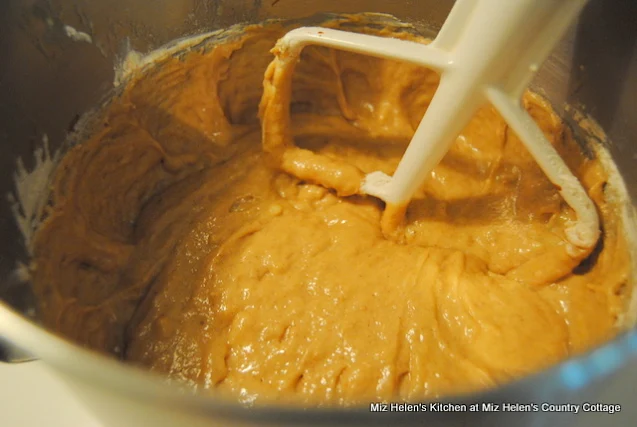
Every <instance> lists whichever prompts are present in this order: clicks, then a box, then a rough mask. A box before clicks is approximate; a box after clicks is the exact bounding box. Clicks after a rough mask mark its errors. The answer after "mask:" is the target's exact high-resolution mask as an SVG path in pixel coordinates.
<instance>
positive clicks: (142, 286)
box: [34, 26, 629, 405]
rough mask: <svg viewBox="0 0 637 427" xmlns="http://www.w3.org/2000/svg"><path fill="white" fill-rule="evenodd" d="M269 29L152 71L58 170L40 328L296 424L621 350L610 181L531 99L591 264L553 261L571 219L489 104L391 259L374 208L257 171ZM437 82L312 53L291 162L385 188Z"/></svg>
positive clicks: (390, 245) (277, 31)
mask: <svg viewBox="0 0 637 427" xmlns="http://www.w3.org/2000/svg"><path fill="white" fill-rule="evenodd" d="M385 31H386V30H385ZM284 32H285V30H284V29H282V28H281V27H278V26H270V27H265V28H262V27H253V28H248V29H247V30H246V32H245V34H244V35H243V36H242V37H239V38H235V39H233V40H231V41H227V42H224V43H220V44H214V45H209V46H208V47H207V49H199V50H197V49H194V50H193V51H192V52H190V53H185V54H184V55H182V56H181V57H180V58H173V59H169V60H166V61H165V62H163V63H162V64H160V65H158V66H157V67H155V68H153V69H152V70H150V71H148V72H146V73H145V74H144V75H143V76H141V77H139V78H137V79H136V80H134V81H133V82H131V84H130V85H129V86H128V87H127V88H126V90H125V91H124V92H123V93H122V94H121V96H119V97H117V98H115V99H114V100H113V101H112V103H111V104H110V106H109V107H108V108H107V109H106V111H105V113H104V116H103V119H102V121H101V122H100V124H99V126H98V128H97V130H96V131H95V133H94V136H93V137H92V138H90V139H89V140H87V141H86V142H85V143H83V144H81V145H78V146H76V147H75V148H74V149H72V150H71V151H70V152H69V153H68V154H67V156H66V157H65V158H64V160H63V162H62V164H61V166H60V168H59V170H58V172H57V175H56V181H55V183H54V186H53V195H52V208H51V210H50V213H49V217H48V219H47V222H46V223H45V225H44V226H43V228H42V229H41V230H40V231H39V234H38V236H37V238H36V241H35V244H34V251H35V259H34V280H35V287H36V293H37V295H38V296H39V299H40V312H41V315H42V318H43V320H44V322H45V323H46V324H47V325H48V326H50V327H51V328H53V329H55V330H57V331H59V332H60V333H62V334H65V335H66V336H68V337H70V338H72V339H75V340H77V341H79V342H81V343H83V344H84V345H86V346H89V347H91V348H93V349H96V350H100V351H104V352H108V353H112V354H114V355H117V356H120V357H122V358H124V359H126V360H128V361H130V362H132V363H135V364H138V365H143V366H146V367H148V368H150V369H152V370H154V371H158V372H162V373H165V374H167V375H168V376H169V377H170V378H172V379H175V380H178V381H183V382H186V383H188V384H191V385H192V386H194V387H197V388H202V389H210V390H213V389H216V390H220V391H221V392H224V393H228V394H230V395H232V396H234V397H236V398H238V399H239V400H241V401H243V402H246V403H251V402H254V401H257V402H267V401H269V400H273V399H276V400H282V401H286V402H297V403H302V404H310V405H314V404H339V405H351V404H356V403H362V402H363V403H368V402H369V401H370V400H374V401H375V400H379V399H383V400H390V399H407V400H409V399H422V398H425V397H435V396H439V395H444V394H448V393H453V392H458V391H466V390H472V389H477V388H483V387H488V386H492V385H495V384H498V383H501V382H505V381H507V380H509V379H511V378H515V377H518V376H521V375H523V374H525V373H529V372H532V371H535V370H538V369H541V368H542V367H545V366H547V365H550V364H553V363H555V362H557V361H559V360H561V359H563V358H566V357H568V356H569V355H572V354H575V353H577V352H580V351H582V350H584V349H587V348H589V347H591V346H593V345H595V344H598V343H600V342H602V341H604V340H607V339H609V338H610V337H612V336H613V335H614V334H615V333H616V331H617V328H616V325H615V323H616V320H617V317H618V316H619V315H620V314H621V313H622V312H623V310H624V304H625V298H626V297H625V295H624V294H626V293H627V289H626V286H625V284H626V281H627V278H628V274H629V262H628V252H627V249H626V245H625V242H624V240H623V239H622V237H621V233H622V229H621V224H620V222H619V219H618V218H617V217H616V216H615V214H614V210H613V208H612V206H609V205H608V204H607V203H606V201H605V197H604V186H605V182H606V173H605V172H604V170H603V168H602V166H601V164H600V163H599V162H598V161H597V160H594V159H591V158H588V157H587V156H585V155H584V154H583V153H582V152H581V151H580V149H579V148H578V146H577V144H576V143H575V142H574V141H573V140H572V138H571V137H570V133H569V132H568V130H567V129H566V128H565V127H564V126H563V125H562V123H561V121H560V120H559V118H558V117H556V116H555V114H554V113H553V112H552V111H551V109H550V107H549V106H548V105H547V104H545V103H544V102H543V101H542V100H541V99H539V98H537V97H535V96H533V95H530V94H529V95H528V96H526V97H525V100H524V102H525V106H526V108H527V110H528V111H529V112H530V113H531V114H532V116H533V117H534V119H535V120H536V121H537V122H538V123H539V124H540V126H541V127H542V129H543V130H544V132H545V134H546V136H547V137H548V138H549V139H550V140H551V142H552V143H553V144H554V145H555V146H556V148H557V149H558V150H559V152H560V153H561V154H562V155H563V157H564V158H565V159H566V160H567V162H568V164H569V166H570V167H571V169H572V170H573V171H574V173H575V174H576V175H577V176H578V177H579V178H580V179H581V181H582V182H583V184H584V186H585V187H586V188H587V190H588V191H589V193H590V195H591V197H592V198H593V199H594V200H595V202H596V203H597V205H598V207H599V210H600V214H601V216H602V219H603V236H602V240H601V241H600V244H599V245H598V247H597V248H596V249H595V250H594V251H593V252H592V253H590V251H583V250H576V249H574V248H569V247H568V244H567V242H566V241H565V238H564V229H565V224H566V223H567V222H568V221H569V220H571V219H573V213H572V212H571V210H570V209H569V208H568V207H567V206H566V205H565V203H564V202H563V201H562V199H561V198H560V196H559V194H558V193H557V190H556V189H555V188H554V187H553V186H552V184H551V183H550V182H549V181H548V180H547V179H546V177H545V176H544V174H543V173H542V172H541V171H540V169H539V168H538V166H537V165H536V164H535V162H534V161H533V159H532V158H531V156H530V155H529V154H528V153H527V152H526V150H525V149H524V148H523V146H522V145H521V143H520V142H519V140H518V139H517V137H516V136H515V134H513V133H512V132H511V131H510V130H509V129H508V127H507V125H506V124H505V123H504V122H503V120H502V119H501V118H500V117H499V115H498V114H497V113H496V112H495V111H494V110H493V109H492V108H491V107H490V106H485V107H484V108H483V109H482V110H480V112H479V114H478V115H477V116H476V117H475V118H474V120H473V121H472V122H471V124H470V125H469V126H468V127H467V128H466V129H465V130H464V132H463V133H462V135H461V136H460V137H459V138H458V140H457V141H456V143H455V145H454V146H453V148H452V150H451V151H450V152H449V154H448V155H447V156H446V157H445V159H444V160H443V162H442V163H441V164H440V165H439V166H438V167H437V168H436V169H435V170H434V171H433V172H432V174H431V177H430V179H429V180H428V181H427V182H426V184H425V185H424V186H423V188H422V190H421V191H420V192H419V194H418V196H417V198H416V199H415V200H414V201H413V202H412V204H411V205H410V207H409V210H408V211H407V217H406V228H405V229H404V235H403V236H402V239H401V240H402V243H399V242H397V241H395V240H388V239H386V238H385V237H384V236H383V235H382V233H381V229H380V218H381V213H382V211H383V205H382V204H381V203H380V202H379V201H378V200H376V199H373V198H364V197H360V196H351V197H338V196H337V195H336V194H334V192H331V191H328V190H326V189H325V188H322V187H320V186H316V185H313V184H312V183H311V179H308V180H307V181H306V182H303V181H300V180H298V179H296V178H293V177H291V176H289V175H287V174H285V173H283V172H280V171H279V167H280V165H278V164H276V163H275V162H272V161H271V158H270V157H269V156H266V155H264V154H263V152H262V147H261V143H262V141H261V127H260V123H259V119H258V117H257V111H258V106H259V103H260V101H261V96H262V94H263V76H264V72H265V70H266V67H267V65H268V63H269V62H270V61H271V60H272V55H271V54H270V53H269V50H270V49H271V48H272V46H273V45H274V44H275V42H276V40H277V39H278V38H279V37H280V36H281V35H282V34H284ZM401 34H402V33H401ZM401 37H411V36H407V35H406V34H402V35H401ZM437 83H438V76H437V75H436V74H435V73H433V72H430V71H428V70H425V69H422V68H418V67H415V66H410V65H406V64H399V63H393V62H388V61H382V60H377V59H373V58H368V57H362V56H358V55H354V54H348V53H342V52H333V51H329V50H325V49H321V48H308V49H307V50H306V52H305V53H304V56H303V60H302V61H301V63H300V64H299V65H298V67H297V70H296V72H295V74H294V84H293V91H292V99H291V100H290V102H291V105H292V108H291V111H292V113H291V120H290V126H291V132H292V133H293V136H294V140H295V143H296V145H297V146H300V147H303V148H307V149H310V150H311V151H312V152H315V153H321V154H324V155H326V156H328V157H331V158H334V159H347V161H348V162H350V163H351V164H352V165H353V166H355V168H356V170H358V171H361V172H362V173H365V172H369V171H373V170H382V171H384V172H386V173H389V174H391V173H392V171H393V169H394V168H395V167H396V165H397V162H398V160H399V158H400V156H401V155H402V152H403V151H404V149H405V147H406V145H407V143H408V142H409V139H410V138H411V135H412V134H413V132H414V129H415V127H416V125H417V124H418V122H419V121H420V118H421V117H422V115H423V113H424V111H425V110H426V108H427V105H428V104H429V102H430V100H431V98H432V96H433V93H434V91H435V88H436V85H437ZM266 96H267V94H266ZM266 119H267V118H266ZM310 160H311V159H310ZM307 165H309V166H307ZM301 166H302V165H301ZM306 166H307V167H310V168H311V161H308V163H307V164H306ZM335 179H338V180H346V179H347V177H335ZM342 182H346V181H342Z"/></svg>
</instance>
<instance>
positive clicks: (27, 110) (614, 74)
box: [0, 0, 637, 426]
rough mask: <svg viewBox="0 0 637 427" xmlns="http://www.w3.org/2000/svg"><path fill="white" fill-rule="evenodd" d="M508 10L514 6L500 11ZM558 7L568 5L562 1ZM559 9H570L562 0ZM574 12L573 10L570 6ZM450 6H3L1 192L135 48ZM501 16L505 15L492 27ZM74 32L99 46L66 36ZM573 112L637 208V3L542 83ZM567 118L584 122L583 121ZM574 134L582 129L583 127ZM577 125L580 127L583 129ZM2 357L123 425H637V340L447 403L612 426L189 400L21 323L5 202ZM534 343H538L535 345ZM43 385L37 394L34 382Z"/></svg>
mask: <svg viewBox="0 0 637 427" xmlns="http://www.w3.org/2000/svg"><path fill="white" fill-rule="evenodd" d="M503 1H505V0H503ZM556 1H558V0H556ZM560 1H562V0H560ZM563 1H568V0H563ZM452 3H453V1H451V0H446V1H445V0H348V1H343V0H218V1H215V0H5V1H3V2H1V3H0V57H1V58H2V60H1V61H0V152H1V153H2V155H1V156H0V193H2V194H3V196H4V195H6V194H8V193H10V192H12V191H14V176H13V175H14V171H15V168H16V159H17V158H22V159H24V160H25V166H26V167H27V168H29V167H30V166H32V162H30V160H29V159H33V152H34V149H35V148H37V147H39V146H40V145H41V141H42V136H43V135H44V134H46V135H47V136H48V139H49V141H50V145H51V149H52V150H55V149H57V148H58V147H60V146H61V144H62V141H64V139H65V135H66V133H67V131H68V130H69V129H71V128H73V126H74V124H75V123H76V121H77V119H78V117H79V115H81V114H82V113H83V112H85V111H87V110H88V109H90V108H91V107H94V106H95V105H97V104H98V103H99V102H100V100H101V99H103V97H104V96H105V94H107V93H108V92H109V90H110V89H111V88H112V82H113V77H114V76H113V64H114V63H115V62H116V61H117V60H118V58H121V56H122V55H123V53H125V52H126V49H128V48H130V47H132V48H134V49H136V50H139V51H142V52H144V51H148V50H150V49H153V48H157V47H159V46H161V45H163V44H164V43H167V42H168V41H170V40H173V39H175V38H178V37H183V36H186V35H192V34H197V33H201V32H204V31H210V30H214V29H219V28H223V27H227V26H229V25H232V24H235V23H239V22H258V21H262V20H264V19H266V18H275V17H276V18H301V17H305V16H309V15H312V14H315V13H318V12H362V11H367V12H385V13H389V14H392V15H395V16H396V17H398V18H400V19H401V20H405V21H409V22H412V23H413V24H415V25H416V27H417V28H418V29H419V30H421V31H423V32H432V31H433V32H435V31H436V30H437V29H438V28H439V27H440V25H441V23H442V22H443V21H444V18H445V17H446V15H447V13H448V12H449V10H450V8H451V6H452ZM494 19H495V18H494ZM66 26H70V27H72V28H74V29H77V30H79V31H82V32H84V33H86V34H88V35H90V36H91V38H92V43H87V42H86V41H82V40H81V38H80V39H79V40H78V39H77V38H76V39H73V38H71V37H69V34H68V32H69V28H67V27H66ZM534 85H535V87H536V88H539V89H540V90H542V91H543V92H544V94H545V95H546V96H547V97H548V98H549V100H550V101H551V102H552V103H553V104H554V106H555V107H556V108H557V109H558V110H560V111H562V107H563V106H564V105H565V103H568V104H571V105H576V106H579V107H581V108H584V110H585V111H586V112H588V113H590V114H591V115H592V116H593V117H594V118H595V119H596V120H597V121H598V122H599V123H600V124H601V126H602V128H603V129H604V130H605V131H606V133H607V134H608V136H609V137H610V141H612V143H610V144H609V146H608V148H609V151H610V152H611V154H612V155H613V157H614V159H615V160H616V163H617V166H618V168H619V169H620V171H621V173H622V175H623V176H624V178H625V180H626V183H627V186H628V192H629V194H630V196H631V197H632V199H633V200H637V168H635V167H634V166H635V164H636V163H637V160H636V159H637V117H636V116H637V2H635V1H634V0H591V2H590V4H589V5H588V6H587V8H586V9H585V11H584V14H583V15H582V17H581V19H580V20H579V22H578V23H577V25H575V26H574V27H573V28H572V29H571V31H570V32H569V34H568V35H567V36H566V37H565V39H564V40H563V42H562V43H561V44H560V45H559V47H558V48H557V49H556V50H555V52H554V53H553V55H552V57H551V58H550V60H549V61H548V63H547V64H545V66H544V67H543V68H542V70H541V72H540V74H539V75H538V77H537V79H536V80H535V82H534ZM565 117H566V119H567V120H569V121H571V122H573V123H575V121H574V120H573V118H572V112H569V111H567V112H565ZM575 124H576V123H575ZM576 128H577V126H576ZM0 230H1V233H2V234H1V235H2V239H1V240H0V297H2V299H3V300H4V303H0V347H2V351H0V357H4V358H5V359H13V360H19V359H21V358H24V357H29V356H30V355H33V356H36V357H38V358H41V359H43V360H44V361H45V362H46V363H48V364H49V365H50V366H52V367H53V368H54V369H56V370H57V372H59V374H60V375H61V377H62V378H63V379H64V380H66V381H67V382H68V383H69V384H70V385H71V387H72V388H74V389H75V390H77V392H78V395H79V396H80V397H81V398H82V399H83V400H84V401H85V402H86V403H87V405H89V406H90V407H91V408H92V409H93V410H94V411H95V413H96V414H97V415H98V416H100V417H101V418H102V419H103V420H104V421H105V425H113V426H142V425H152V426H174V425H189V426H199V425H201V426H203V425H206V426H212V425H224V426H225V425H343V424H351V425H398V424H405V425H421V426H422V425H427V426H456V425H457V426H460V425H472V426H478V425H507V426H508V425H528V426H540V425H547V426H549V425H550V426H557V425H582V426H584V425H586V426H597V425H602V424H605V425H612V426H615V425H617V426H620V425H634V423H635V422H634V420H635V417H636V416H637V397H636V396H637V393H636V387H637V330H635V329H633V330H631V331H628V332H626V333H624V334H622V335H621V336H619V337H618V338H616V339H615V340H614V341H613V342H610V343H607V344H606V345H604V346H602V347H599V348H597V349H594V350H593V351H591V352H589V353H587V354H584V355H582V356H580V357H578V358H575V359H571V360H569V361H566V362H564V363H561V364H560V365H558V366H556V367H553V368H551V369H548V370H546V371H543V372H540V373H538V374H535V375H532V376H530V377H527V378H524V379H522V380H519V381H516V382H513V383H511V384H507V385H505V386H502V387H500V388H497V389H494V390H489V391H486V392H483V393H478V394H472V395H467V396H456V397H454V398H453V399H447V400H446V401H454V402H458V403H467V404H471V403H476V402H477V403H482V402H495V403H503V402H509V403H525V402H533V403H537V404H541V403H542V402H556V403H581V402H586V401H587V402H605V403H613V404H615V403H616V404H621V405H622V409H621V412H619V413H618V414H614V415H607V414H603V413H586V414H579V415H576V416H573V415H567V414H560V413H552V412H544V411H541V410H540V411H538V412H486V411H478V412H435V411H432V410H431V409H435V407H431V408H429V409H430V410H429V411H427V412H425V413H423V412H419V413H404V412H402V413H401V412H391V413H372V412H370V411H369V408H350V409H311V410H298V409H291V408H285V407H267V408H252V409H247V408H244V407H241V406H239V405H237V404H235V403H233V402H228V401H223V400H219V399H218V398H211V397H204V396H190V395H184V394H182V393H180V392H179V391H178V390H176V389H174V388H172V387H170V386H169V385H167V384H165V383H164V382H162V380H161V379H160V378H158V377H155V376H153V375H150V374H148V373H146V372H142V371H139V370H137V369H135V368H132V367H129V366H125V365H123V364H120V363H118V362H116V361H113V360H109V359H107V358H105V357H103V356H100V355H97V354H93V353H91V352H88V351H86V350H83V349H81V348H79V347H77V346H75V345H73V344H71V343H68V342H66V341H64V340H62V339H60V338H57V337H55V336H53V335H52V334H50V333H48V332H47V331H45V330H44V329H42V328H40V327H38V326H37V325H36V323H35V322H32V321H30V320H28V317H25V316H23V315H21V314H18V313H24V312H25V310H28V307H29V306H30V305H31V304H32V301H31V297H30V295H29V292H28V284H26V283H23V282H22V281H21V279H23V277H22V275H20V274H17V273H16V271H17V270H16V266H17V265H18V263H19V262H25V261H26V259H27V253H26V251H25V248H24V246H23V244H22V242H23V238H22V237H21V235H20V233H19V231H18V228H17V227H16V224H15V221H14V217H13V214H12V212H11V210H10V204H9V203H8V202H7V199H6V198H3V199H2V202H1V203H0ZM529 345H533V343H529ZM34 387H37V384H35V385H34Z"/></svg>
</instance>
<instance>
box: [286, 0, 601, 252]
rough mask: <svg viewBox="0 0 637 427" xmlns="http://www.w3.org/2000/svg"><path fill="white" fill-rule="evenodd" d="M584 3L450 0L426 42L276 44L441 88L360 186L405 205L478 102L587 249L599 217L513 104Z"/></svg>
mask: <svg viewBox="0 0 637 427" xmlns="http://www.w3.org/2000/svg"><path fill="white" fill-rule="evenodd" d="M586 1H587V0H458V1H456V3H455V5H454V7H453V9H452V11H451V13H450V15H449V17H448V18H447V20H446V22H445V24H444V26H443V27H442V29H441V31H440V33H439V35H438V36H437V37H436V39H435V40H434V41H433V42H432V43H431V44H428V45H425V44H421V43H416V42H411V41H405V40H398V39H393V38H386V37H379V36H371V35H365V34H357V33H350V32H346V31H340V30H333V29H327V28H318V27H304V28H299V29H296V30H293V31H290V32H289V33H288V34H286V35H285V36H284V37H283V38H282V39H281V40H279V42H278V44H277V49H278V50H279V52H280V53H281V54H283V55H280V56H285V58H287V59H288V60H297V59H298V57H299V56H300V53H301V50H302V49H303V48H304V47H305V46H307V45H321V46H327V47H332V48H336V49H341V50H346V51H350V52H356V53H362V54H367V55H370V56H375V57H380V58H388V59H394V60H400V61H406V62H410V63H414V64H419V65H422V66H425V67H428V68H431V69H434V70H436V71H438V72H439V73H440V74H441V79H440V85H439V86H438V90H437V92H436V93H435V95H434V98H433V100H432V101H431V104H430V105H429V107H428V109H427V112H426V114H425V116H424V117H423V119H422V121H421V122H420V125H419V126H418V129H417V130H416V133H415V134H414V136H413V139H412V140H411V142H410V144H409V146H408V148H407V150H406V152H405V154H404V156H403V157H402V159H401V161H400V163H399V165H398V168H397V169H396V171H395V173H394V175H393V177H390V176H388V175H386V174H384V173H382V172H372V173H370V174H368V175H367V176H366V177H365V179H364V180H363V182H362V183H361V186H360V191H361V192H362V193H364V194H369V195H372V196H375V197H378V198H380V199H382V200H384V201H385V202H387V203H388V204H392V205H406V204H407V203H408V202H409V201H410V200H411V198H412V197H413V195H414V193H415V192H416V190H417V189H418V188H419V186H420V185H422V183H423V182H424V180H425V179H426V178H427V177H428V176H429V174H430V172H431V171H432V169H433V168H434V167H435V166H436V165H438V163H439V162H440V161H441V160H442V158H443V157H444V155H445V154H446V153H447V151H448V150H449V148H450V147H451V145H452V143H453V142H454V141H455V139H456V138H457V136H458V135H459V134H460V132H461V131H462V130H463V129H464V127H465V126H466V125H467V123H468V122H469V120H470V119H471V118H472V117H473V115H474V114H475V112H476V111H477V110H478V108H479V107H480V106H481V105H483V104H484V103H485V102H487V101H489V102H491V104H492V105H493V106H494V107H495V108H496V109H497V110H498V111H499V112H500V114H501V115H502V117H503V118H504V119H505V121H506V122H507V123H508V124H509V126H510V127H511V128H512V129H513V131H514V132H515V133H516V134H517V135H518V137H519V139H520V140H521V141H522V142H523V144H524V145H525V146H526V148H527V149H528V150H529V152H530V153H531V155H532V156H533V157H534V158H535V160H536V161H537V163H538V164H539V165H540V167H541V168H542V170H543V171H544V173H545V174H546V175H547V177H548V178H549V179H550V180H551V182H552V183H553V184H554V185H556V186H557V188H558V189H559V191H560V194H561V196H562V197H563V199H564V200H565V201H566V203H568V204H569V205H570V206H571V208H572V209H573V210H574V211H575V213H576V215H577V221H576V222H575V223H573V224H570V226H569V227H568V228H567V230H566V238H567V239H568V241H569V242H570V243H572V244H574V245H575V246H578V247H581V248H591V247H592V246H593V245H595V243H596V242H597V240H598V238H599V233H600V231H599V218H598V215H597V211H596V208H595V205H594V204H593V202H592V201H591V199H590V198H589V197H588V194H587V193H586V190H585V189H584V188H583V187H582V185H581V184H580V182H579V181H578V179H577V178H576V177H575V176H574V175H573V174H572V173H571V171H570V170H569V168H568V166H567V165H566V164H565V163H564V161H563V160H562V158H561V157H560V155H559V154H558V153H557V151H556V150H555V149H554V148H553V146H552V145H551V144H550V142H549V141H548V140H547V139H546V138H545V136H544V134H543V133H542V131H541V130H540V129H539V128H538V126H537V125H536V124H535V122H534V121H533V120H532V119H531V117H530V116H529V115H528V114H527V113H526V111H525V110H524V109H523V108H522V106H521V105H520V99H521V97H522V94H523V92H524V91H525V89H526V88H527V86H528V84H529V83H530V81H531V79H532V77H533V75H534V74H535V72H536V71H537V70H538V68H539V66H540V65H541V64H542V63H543V62H544V60H545V59H546V57H547V56H548V55H549V54H550V52H551V51H552V49H553V47H554V45H555V44H556V43H557V42H558V41H559V40H560V38H561V37H562V36H563V34H564V33H565V31H566V29H567V28H568V27H569V25H570V24H571V23H572V21H573V20H574V19H575V17H576V16H577V15H578V14H579V12H580V11H581V9H582V8H583V6H584V5H585V3H586Z"/></svg>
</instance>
